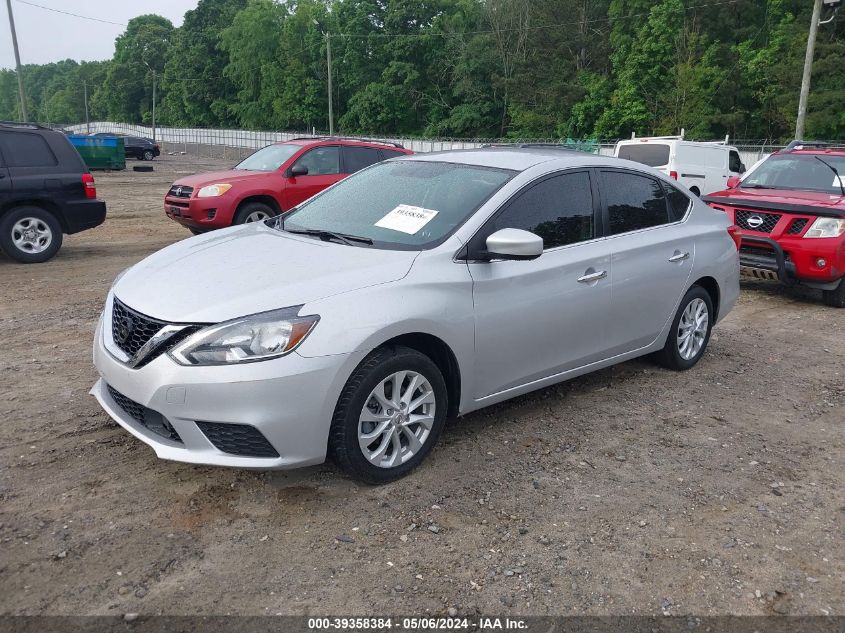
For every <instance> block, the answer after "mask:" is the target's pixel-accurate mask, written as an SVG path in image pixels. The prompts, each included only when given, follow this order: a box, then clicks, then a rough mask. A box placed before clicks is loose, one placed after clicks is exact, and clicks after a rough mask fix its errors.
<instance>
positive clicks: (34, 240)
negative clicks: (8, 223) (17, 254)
mask: <svg viewBox="0 0 845 633" xmlns="http://www.w3.org/2000/svg"><path fill="white" fill-rule="evenodd" d="M12 242H13V243H14V245H15V246H16V247H17V248H18V249H20V250H21V251H22V252H24V253H30V254H33V255H35V254H37V253H43V252H44V251H45V250H47V249H48V248H49V247H50V244H52V243H53V231H51V230H50V227H49V226H47V224H46V222H44V221H43V220H40V219H39V218H31V217H30V218H21V219H20V220H18V221H17V222H15V224H14V225H13V226H12Z"/></svg>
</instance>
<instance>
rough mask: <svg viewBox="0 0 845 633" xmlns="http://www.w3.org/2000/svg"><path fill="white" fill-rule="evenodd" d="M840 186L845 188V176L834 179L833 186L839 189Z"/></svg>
mask: <svg viewBox="0 0 845 633" xmlns="http://www.w3.org/2000/svg"><path fill="white" fill-rule="evenodd" d="M840 185H841V186H843V187H845V175H843V176H834V177H833V186H834V187H839V186H840Z"/></svg>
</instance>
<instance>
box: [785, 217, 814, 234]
mask: <svg viewBox="0 0 845 633" xmlns="http://www.w3.org/2000/svg"><path fill="white" fill-rule="evenodd" d="M807 222H809V220H808V219H807V218H798V219H797V220H793V221H792V224H790V225H789V228H788V229H786V234H787V235H798V234H799V233H801V231H803V230H804V227H805V226H807Z"/></svg>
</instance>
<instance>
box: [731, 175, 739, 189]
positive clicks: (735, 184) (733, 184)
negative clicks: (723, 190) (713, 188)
mask: <svg viewBox="0 0 845 633" xmlns="http://www.w3.org/2000/svg"><path fill="white" fill-rule="evenodd" d="M741 181H742V179H741V178H740V177H739V176H731V177H730V178H728V189H736V188H737V187H738V186H739V183H740V182H741Z"/></svg>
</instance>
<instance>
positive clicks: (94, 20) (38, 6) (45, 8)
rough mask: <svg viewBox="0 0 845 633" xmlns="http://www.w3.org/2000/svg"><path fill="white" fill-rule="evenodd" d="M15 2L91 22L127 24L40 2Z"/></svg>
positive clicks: (116, 24) (17, 0) (24, 0)
mask: <svg viewBox="0 0 845 633" xmlns="http://www.w3.org/2000/svg"><path fill="white" fill-rule="evenodd" d="M15 1H16V2H20V3H21V4H26V5H29V6H30V7H37V8H39V9H44V10H45V11H52V12H53V13H61V14H62V15H70V16H72V17H74V18H81V19H83V20H91V21H93V22H102V23H103V24H113V25H115V26H127V24H125V23H124V22H112V21H111V20H103V19H101V18H92V17H91V16H89V15H79V14H78V13H71V12H70V11H62V10H61V9H54V8H53V7H45V6H43V5H40V4H35V3H34V2H27V0H15Z"/></svg>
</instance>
